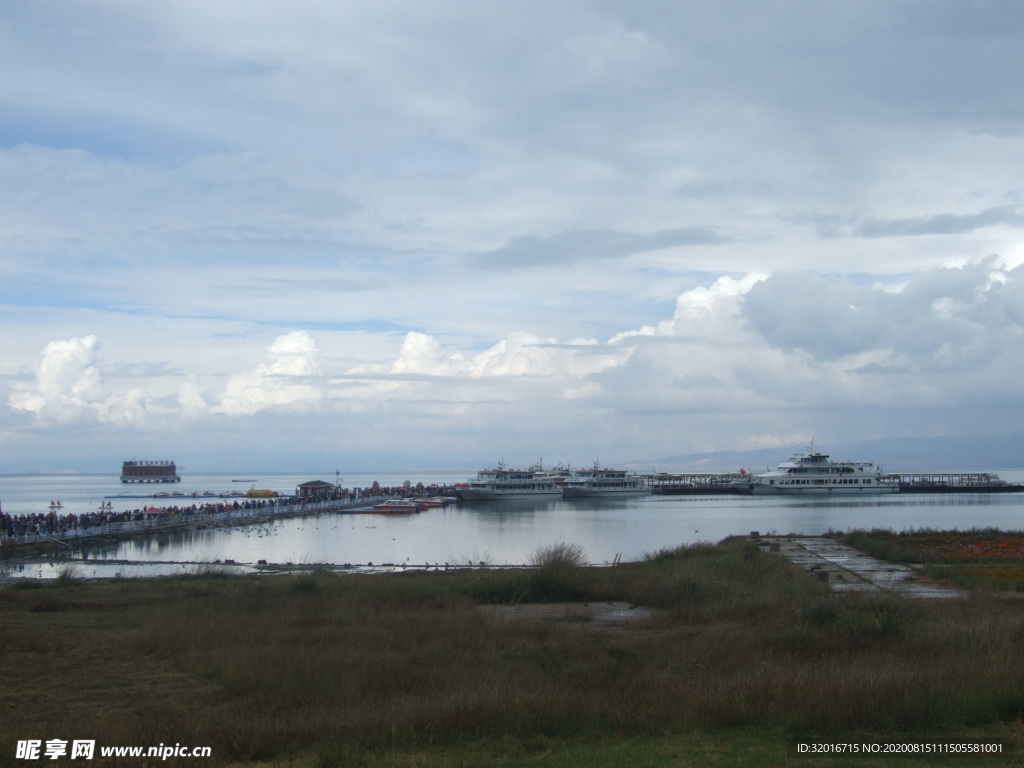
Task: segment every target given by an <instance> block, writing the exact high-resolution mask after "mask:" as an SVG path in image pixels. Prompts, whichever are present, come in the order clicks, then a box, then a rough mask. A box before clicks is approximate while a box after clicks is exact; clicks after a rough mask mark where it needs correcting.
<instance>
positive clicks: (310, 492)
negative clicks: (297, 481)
mask: <svg viewBox="0 0 1024 768" xmlns="http://www.w3.org/2000/svg"><path fill="white" fill-rule="evenodd" d="M333 490H334V483H328V482H325V481H323V480H310V481H309V482H308V483H302V484H301V485H300V486H298V487H297V488H296V489H295V495H296V496H303V497H306V498H308V497H310V496H321V495H323V494H325V493H329V492H331V491H333Z"/></svg>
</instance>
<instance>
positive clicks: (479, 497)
mask: <svg viewBox="0 0 1024 768" xmlns="http://www.w3.org/2000/svg"><path fill="white" fill-rule="evenodd" d="M458 495H459V498H460V499H462V500H463V501H506V500H507V501H524V500H527V499H535V500H538V501H545V500H548V499H560V498H562V492H561V491H559V490H555V491H490V490H480V489H476V488H463V489H461V490H460V491H459V492H458Z"/></svg>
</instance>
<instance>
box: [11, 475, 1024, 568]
mask: <svg viewBox="0 0 1024 768" xmlns="http://www.w3.org/2000/svg"><path fill="white" fill-rule="evenodd" d="M997 471H998V472H999V475H1000V476H1001V477H1002V478H1003V479H1004V480H1007V481H1009V482H1015V483H1022V482H1024V470H997ZM317 479H322V480H326V481H328V482H332V483H333V482H334V481H335V477H334V476H322V475H319V476H318V475H316V474H315V473H314V474H259V473H257V474H242V475H215V474H206V475H190V476H186V477H183V478H182V482H181V483H176V484H174V485H159V486H157V485H127V486H126V485H122V484H121V483H120V482H119V481H118V478H117V477H116V476H111V475H0V504H2V508H3V511H4V512H6V513H8V514H11V515H20V514H29V513H37V512H47V511H48V510H49V505H50V502H51V501H58V500H59V501H60V502H61V503H62V504H63V509H62V510H61V511H62V512H63V513H65V514H67V513H75V514H81V513H84V512H93V511H96V510H97V509H98V508H99V506H100V504H101V503H102V502H103V501H110V502H111V503H112V504H113V508H114V510H115V511H122V510H129V509H136V508H141V507H142V506H144V505H151V504H159V505H161V506H162V505H164V504H182V505H184V504H191V503H192V502H193V499H187V500H174V501H168V500H166V499H165V500H154V499H128V498H117V496H118V494H122V493H133V494H135V493H137V494H144V493H155V492H160V491H173V492H182V493H186V494H191V493H198V494H201V493H203V492H206V491H212V492H215V493H220V492H228V491H235V492H238V491H245V490H248V489H249V487H251V486H253V485H255V486H256V487H257V488H261V489H262V488H266V489H271V490H275V491H278V492H280V493H282V494H290V493H292V492H294V490H295V488H296V487H297V486H298V485H299V484H300V483H303V482H306V481H309V480H317ZM466 479H467V478H466V476H465V475H463V474H459V475H438V474H433V475H426V474H404V475H396V474H384V473H380V474H376V475H347V476H345V477H344V478H342V483H341V484H342V485H343V486H345V487H348V488H356V487H364V488H365V487H370V486H371V485H372V484H373V482H374V481H378V482H379V483H380V484H381V485H382V486H401V485H402V484H403V483H404V482H405V481H408V482H410V483H411V484H412V485H414V486H415V485H416V484H417V483H419V482H422V483H423V484H424V485H430V484H434V483H436V484H438V485H448V484H454V483H457V482H465V481H466ZM239 481H242V482H239ZM108 497H115V498H108ZM200 503H201V500H200ZM989 526H991V527H996V528H1001V529H1004V530H1019V529H1022V528H1024V493H1010V494H935V495H925V494H881V495H877V496H865V497H856V498H850V497H833V498H828V499H814V498H806V497H795V498H794V497H749V496H707V497H692V496H646V497H640V498H634V499H628V500H619V501H601V502H597V501H587V500H580V501H571V502H570V501H549V502H500V503H499V502H494V503H486V504H473V505H468V504H466V505H453V506H449V507H446V508H441V509H434V510H427V511H425V512H422V513H419V514H417V515H412V516H385V515H354V514H336V513H323V514H320V515H314V516H307V517H302V518H292V519H286V520H275V521H273V522H271V523H268V524H263V525H248V526H240V527H235V528H221V529H207V530H201V531H173V532H163V533H154V534H150V535H147V536H140V537H134V538H126V539H124V540H121V541H117V542H113V543H110V542H107V543H100V542H91V543H90V542H75V543H74V545H73V553H72V555H73V558H74V562H75V572H76V574H77V575H79V576H83V577H112V576H116V575H119V576H122V577H135V576H149V575H165V574H171V573H182V572H192V571H195V570H196V569H197V568H201V567H204V566H202V565H201V564H205V563H218V562H220V563H223V562H224V561H234V562H235V563H237V564H239V565H238V566H232V567H233V568H236V569H237V570H243V571H244V570H254V569H255V567H256V564H257V563H258V562H259V561H260V560H264V561H266V562H268V563H271V564H295V565H313V564H329V565H336V566H344V565H346V564H348V565H351V566H352V567H353V569H356V566H360V567H362V568H363V569H367V568H370V567H371V564H372V567H373V568H379V567H381V566H383V565H385V564H390V565H392V566H396V567H400V566H424V565H430V566H440V567H443V566H444V565H445V564H450V565H465V564H471V563H472V564H478V563H480V562H485V563H487V564H492V565H515V564H524V563H528V562H529V561H530V558H531V556H532V555H533V554H534V553H535V552H536V551H537V549H538V547H541V546H547V545H551V544H558V543H571V544H579V545H580V546H582V547H583V549H584V551H585V552H586V555H587V559H588V560H589V561H590V562H591V563H594V564H604V563H611V562H612V561H614V560H615V559H616V558H619V559H621V560H623V561H629V560H636V559H639V558H641V557H643V556H644V555H645V554H647V553H651V552H656V551H658V550H659V549H662V548H664V547H673V546H676V545H679V544H690V543H694V542H699V541H710V542H717V541H720V540H722V539H724V538H725V537H727V536H731V535H737V534H739V535H745V534H749V533H750V532H751V531H760V532H761V533H769V532H776V533H780V534H783V533H801V534H806V535H814V534H821V533H825V532H826V531H828V530H847V529H851V528H874V527H880V528H891V529H893V530H897V531H899V530H904V529H912V528H939V529H953V528H959V529H967V528H973V527H989ZM66 563H67V560H60V559H48V560H22V561H17V562H15V561H8V562H5V563H0V574H6V575H8V576H23V577H41V578H48V577H53V576H54V575H56V573H58V572H59V571H60V570H61V569H62V568H64V567H65V566H66Z"/></svg>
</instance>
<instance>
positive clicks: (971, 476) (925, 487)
mask: <svg viewBox="0 0 1024 768" xmlns="http://www.w3.org/2000/svg"><path fill="white" fill-rule="evenodd" d="M889 477H890V478H891V480H892V482H895V483H898V484H899V487H900V492H901V493H1016V492H1021V491H1024V485H1021V484H1020V483H1008V482H1006V481H1005V480H1002V479H1001V478H1000V477H999V475H997V474H995V473H993V472H925V473H908V472H904V473H900V474H891V475H889Z"/></svg>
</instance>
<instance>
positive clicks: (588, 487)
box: [562, 462, 651, 499]
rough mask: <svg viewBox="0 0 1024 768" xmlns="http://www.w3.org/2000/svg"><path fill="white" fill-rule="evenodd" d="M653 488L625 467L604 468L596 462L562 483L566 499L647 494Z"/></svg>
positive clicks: (608, 497) (611, 497)
mask: <svg viewBox="0 0 1024 768" xmlns="http://www.w3.org/2000/svg"><path fill="white" fill-rule="evenodd" d="M650 492H651V488H650V486H649V485H647V484H646V483H645V482H644V481H643V480H642V479H641V478H639V477H637V476H636V475H630V474H629V473H627V472H626V470H624V469H608V468H603V467H601V466H600V464H598V463H597V462H594V467H593V469H579V470H576V472H575V473H573V475H572V477H570V478H569V479H568V480H566V481H565V483H564V484H563V485H562V496H563V498H566V499H589V498H602V499H615V498H626V497H630V496H645V495H647V494H649V493H650Z"/></svg>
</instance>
